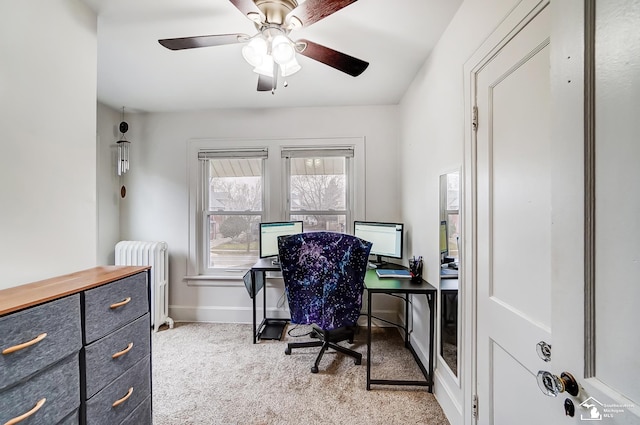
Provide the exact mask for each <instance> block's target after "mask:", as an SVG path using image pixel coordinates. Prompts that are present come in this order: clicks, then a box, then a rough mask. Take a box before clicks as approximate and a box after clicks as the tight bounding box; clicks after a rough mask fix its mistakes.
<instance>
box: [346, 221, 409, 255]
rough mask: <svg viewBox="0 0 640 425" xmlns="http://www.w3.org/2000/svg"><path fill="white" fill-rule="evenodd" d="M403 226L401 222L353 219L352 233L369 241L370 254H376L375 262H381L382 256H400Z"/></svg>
mask: <svg viewBox="0 0 640 425" xmlns="http://www.w3.org/2000/svg"><path fill="white" fill-rule="evenodd" d="M403 227H404V226H403V224H402V223H383V222H376V221H355V222H354V223H353V234H354V236H357V237H359V238H360V239H364V240H365V241H369V242H371V243H372V244H373V245H372V246H371V255H376V256H377V257H378V258H377V262H378V263H382V257H387V258H402V238H403V236H404V230H403Z"/></svg>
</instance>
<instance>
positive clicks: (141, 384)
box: [86, 356, 151, 425]
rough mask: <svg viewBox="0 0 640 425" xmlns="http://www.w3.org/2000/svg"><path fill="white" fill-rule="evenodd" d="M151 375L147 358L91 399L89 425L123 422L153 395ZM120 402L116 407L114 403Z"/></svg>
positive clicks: (87, 410) (87, 411) (88, 405)
mask: <svg viewBox="0 0 640 425" xmlns="http://www.w3.org/2000/svg"><path fill="white" fill-rule="evenodd" d="M150 373H151V369H150V357H149V356H147V357H145V358H144V359H142V360H140V361H139V362H138V363H136V364H135V365H134V366H133V367H132V368H131V369H129V370H128V371H126V372H125V373H124V374H123V375H121V376H120V377H119V378H117V379H116V380H115V381H113V382H112V383H111V384H109V385H108V386H106V387H105V388H103V389H102V390H101V391H100V392H99V393H98V394H96V395H94V396H93V397H92V398H90V399H89V400H88V401H87V409H86V415H87V418H86V419H87V425H92V424H95V425H104V424H119V423H120V422H122V421H123V420H124V419H125V418H126V417H127V416H129V415H130V414H131V412H133V410H134V409H135V408H136V407H137V406H138V405H139V404H140V403H142V402H143V401H144V400H145V399H146V398H147V397H149V395H150V394H151V376H150ZM129 393H130V395H129ZM127 395H129V397H128V398H126V397H127ZM125 398H126V399H125ZM119 401H121V403H119V404H118V405H117V406H115V407H114V406H113V404H114V402H119Z"/></svg>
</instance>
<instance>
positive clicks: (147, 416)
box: [120, 396, 152, 425]
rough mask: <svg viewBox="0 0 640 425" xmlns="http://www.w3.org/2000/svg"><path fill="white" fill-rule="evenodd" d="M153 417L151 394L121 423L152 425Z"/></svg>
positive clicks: (125, 424)
mask: <svg viewBox="0 0 640 425" xmlns="http://www.w3.org/2000/svg"><path fill="white" fill-rule="evenodd" d="M151 418H152V415H151V396H149V397H147V399H146V400H145V401H143V402H142V403H140V405H139V406H138V407H136V408H135V410H134V411H133V412H131V414H130V415H129V416H127V418H126V419H125V420H124V421H122V423H120V425H151V423H152V420H151Z"/></svg>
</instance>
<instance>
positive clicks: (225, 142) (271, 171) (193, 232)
mask: <svg viewBox="0 0 640 425" xmlns="http://www.w3.org/2000/svg"><path fill="white" fill-rule="evenodd" d="M340 147H343V148H344V147H348V148H352V149H353V160H352V161H349V162H350V163H351V166H352V173H353V178H352V179H351V180H352V181H350V182H349V191H348V193H350V196H352V197H353V200H352V202H353V204H352V211H351V215H350V217H351V218H349V220H353V219H354V218H355V217H364V216H365V157H366V156H365V139H364V137H336V138H290V139H283V138H279V139H191V140H188V141H187V184H188V190H189V191H188V192H189V200H188V202H189V208H188V210H189V217H188V221H189V233H188V247H189V248H188V253H187V258H186V262H187V265H186V272H187V274H186V276H185V277H184V280H185V281H186V282H187V284H188V285H189V286H220V285H224V284H226V283H234V284H241V282H242V276H243V275H244V272H238V273H237V274H233V275H226V276H225V275H203V274H200V264H201V263H200V262H201V261H202V259H201V258H198V254H199V252H200V250H199V249H198V248H199V244H200V243H201V242H202V225H203V224H202V223H201V222H200V220H198V217H199V215H198V208H199V205H198V198H199V197H200V196H201V193H200V192H199V191H200V190H202V185H201V184H200V175H201V170H200V163H201V161H199V160H198V152H201V151H212V152H214V151H218V152H220V151H227V152H228V151H234V150H255V149H260V148H266V149H268V152H269V155H268V158H267V159H266V160H265V167H264V169H263V173H264V174H263V175H264V177H263V185H264V210H263V220H264V221H278V220H283V219H285V217H286V216H287V214H288V210H287V200H286V197H287V196H288V193H287V190H288V187H287V185H288V183H287V182H286V180H287V179H286V174H285V168H284V167H285V165H284V163H285V161H283V159H282V158H281V152H282V151H283V150H287V149H289V150H297V149H304V150H305V151H306V152H307V154H308V152H309V151H308V150H307V149H313V148H317V149H319V150H321V149H336V148H340ZM349 201H350V200H349V199H347V202H349ZM352 225H353V223H348V229H349V228H350V227H352Z"/></svg>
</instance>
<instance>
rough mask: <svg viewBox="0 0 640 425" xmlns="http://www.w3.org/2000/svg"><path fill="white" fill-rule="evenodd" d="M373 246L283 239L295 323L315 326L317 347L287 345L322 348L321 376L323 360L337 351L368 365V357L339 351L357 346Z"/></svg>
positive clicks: (351, 240)
mask: <svg viewBox="0 0 640 425" xmlns="http://www.w3.org/2000/svg"><path fill="white" fill-rule="evenodd" d="M369 251H371V243H370V242H367V241H364V240H362V239H360V238H357V237H355V236H351V235H347V234H344V233H334V232H311V233H300V234H297V235H292V236H281V237H279V238H278V252H279V257H280V267H281V268H282V278H283V280H284V285H285V292H286V294H287V300H288V302H289V311H290V313H291V323H293V324H306V325H308V324H311V325H312V327H313V334H314V335H313V336H315V337H317V338H318V340H316V341H309V342H296V343H289V344H287V348H286V350H285V354H287V355H289V354H291V350H292V349H294V348H302V347H322V348H321V349H320V353H319V354H318V357H317V358H316V361H315V364H314V365H313V366H312V367H311V372H312V373H318V364H319V363H320V360H321V359H322V355H323V354H324V352H325V351H326V350H327V348H329V347H331V348H333V349H334V350H336V351H339V352H341V353H344V354H346V355H348V356H351V357H353V358H354V359H355V364H357V365H358V364H360V363H361V362H362V354H360V353H358V352H356V351H354V350H350V349H348V348H345V347H342V346H340V345H338V342H340V341H345V340H347V341H349V343H353V339H354V336H355V331H356V329H357V323H358V317H359V316H360V309H361V307H362V293H363V291H364V276H365V273H366V271H367V261H368V258H369Z"/></svg>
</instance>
